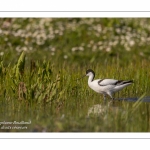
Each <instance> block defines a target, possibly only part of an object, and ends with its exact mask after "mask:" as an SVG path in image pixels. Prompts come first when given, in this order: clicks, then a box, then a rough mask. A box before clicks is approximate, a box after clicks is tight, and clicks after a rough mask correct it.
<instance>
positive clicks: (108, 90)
mask: <svg viewBox="0 0 150 150" xmlns="http://www.w3.org/2000/svg"><path fill="white" fill-rule="evenodd" d="M86 76H89V78H88V85H89V87H90V88H91V89H93V90H94V91H95V92H97V93H101V94H103V95H104V99H105V97H106V95H109V96H110V97H111V98H112V99H113V97H112V95H113V93H115V92H117V91H120V90H122V89H123V88H125V87H126V86H128V85H130V84H132V83H133V81H132V80H130V81H124V80H115V79H96V80H93V79H94V77H95V73H94V71H93V70H91V69H89V70H87V72H86Z"/></svg>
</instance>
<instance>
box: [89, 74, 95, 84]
mask: <svg viewBox="0 0 150 150" xmlns="http://www.w3.org/2000/svg"><path fill="white" fill-rule="evenodd" d="M93 79H94V75H90V76H89V79H88V83H91V82H92V81H93Z"/></svg>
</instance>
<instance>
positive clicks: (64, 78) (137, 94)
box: [0, 18, 150, 132]
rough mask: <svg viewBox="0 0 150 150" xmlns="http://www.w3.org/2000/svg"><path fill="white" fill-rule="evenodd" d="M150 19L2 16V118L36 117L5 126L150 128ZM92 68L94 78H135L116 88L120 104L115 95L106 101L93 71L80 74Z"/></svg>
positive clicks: (50, 129)
mask: <svg viewBox="0 0 150 150" xmlns="http://www.w3.org/2000/svg"><path fill="white" fill-rule="evenodd" d="M149 23H150V19H146V18H142V19H139V18H135V19H131V18H128V19H126V18H124V19H120V18H117V19H115V18H114V19H111V18H109V19H105V18H102V19H99V18H68V19H66V18H61V19H59V18H41V19H32V18H20V19H19V18H18V19H15V18H6V19H4V18H3V19H0V122H4V121H5V122H14V121H17V122H21V121H25V122H30V121H31V124H15V125H14V124H11V125H8V124H3V123H2V124H1V125H0V128H1V129H0V130H1V132H6V131H8V132H33V131H38V132H44V131H46V132H149V131H150V116H149V115H150V104H149V102H148V101H147V102H145V101H143V99H144V97H149V96H150V86H149V85H150V67H149V62H150V34H149V33H150V25H149ZM89 68H91V69H93V70H94V71H95V73H96V77H95V78H102V79H103V78H114V79H124V80H129V79H133V80H134V84H133V85H130V86H129V87H127V88H125V89H123V90H122V91H120V92H118V93H116V94H115V98H116V101H115V102H114V104H112V103H111V100H110V98H109V97H107V101H106V102H105V103H104V101H103V96H102V95H100V94H98V93H95V92H94V91H92V90H91V89H90V88H89V87H88V85H87V78H83V79H81V80H76V79H77V78H79V77H81V76H82V75H84V74H85V71H86V69H89ZM126 98H127V99H129V100H125V99H126ZM132 98H136V99H137V101H131V99H132ZM119 99H121V100H119ZM149 101H150V100H149ZM3 126H4V127H5V129H2V127H3ZM8 126H9V127H8ZM14 126H17V127H22V129H21V128H20V129H19V128H18V129H17V128H13V127H14ZM23 127H27V129H25V128H23Z"/></svg>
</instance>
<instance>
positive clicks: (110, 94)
mask: <svg viewBox="0 0 150 150" xmlns="http://www.w3.org/2000/svg"><path fill="white" fill-rule="evenodd" d="M108 95H109V96H110V97H111V99H112V101H114V100H115V99H114V97H113V96H112V93H108Z"/></svg>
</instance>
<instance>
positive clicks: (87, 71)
mask: <svg viewBox="0 0 150 150" xmlns="http://www.w3.org/2000/svg"><path fill="white" fill-rule="evenodd" d="M89 72H92V73H93V74H94V77H95V72H94V71H93V70H92V69H88V70H86V74H88V73H89Z"/></svg>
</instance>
